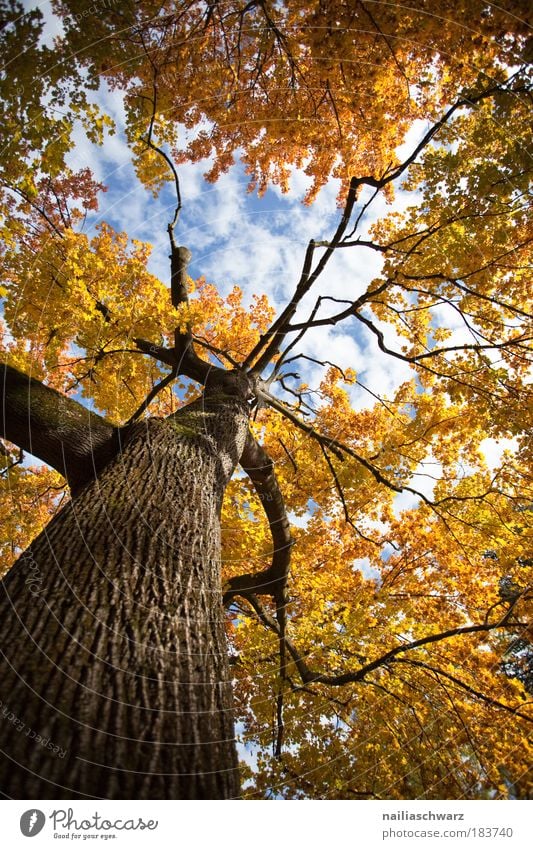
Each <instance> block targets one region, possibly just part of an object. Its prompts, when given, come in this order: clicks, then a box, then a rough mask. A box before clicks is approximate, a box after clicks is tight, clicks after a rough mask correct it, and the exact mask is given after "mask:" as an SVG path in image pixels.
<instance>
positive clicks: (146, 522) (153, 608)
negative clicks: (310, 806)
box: [0, 395, 247, 799]
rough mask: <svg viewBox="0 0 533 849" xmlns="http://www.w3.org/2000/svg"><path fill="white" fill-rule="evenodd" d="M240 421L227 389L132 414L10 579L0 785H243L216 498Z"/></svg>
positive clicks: (67, 794)
mask: <svg viewBox="0 0 533 849" xmlns="http://www.w3.org/2000/svg"><path fill="white" fill-rule="evenodd" d="M246 433H247V406H246V403H245V401H244V400H243V399H242V398H237V397H233V398H231V397H229V396H227V395H224V396H222V397H221V396H218V397H217V398H214V399H213V398H212V399H211V400H209V399H207V400H206V398H205V397H204V398H203V399H201V401H200V402H196V403H195V404H193V405H190V406H189V407H186V408H184V409H183V410H181V411H180V412H179V413H178V414H176V416H173V417H170V418H168V419H166V420H160V419H149V420H147V421H145V422H142V423H141V424H137V425H135V426H134V427H133V428H132V429H131V431H130V432H129V433H128V435H127V437H126V438H125V440H124V441H123V444H122V445H121V451H120V454H119V455H118V456H117V457H116V458H115V459H114V460H112V461H111V462H110V463H109V465H107V466H106V467H105V468H104V470H103V471H102V472H101V473H100V475H99V477H98V478H97V479H96V480H94V481H92V482H91V483H90V484H89V485H87V486H86V487H85V488H84V489H83V490H82V491H81V492H80V493H79V495H78V496H77V497H76V498H75V499H74V500H73V501H72V502H71V504H70V505H69V506H67V507H66V508H65V509H64V510H63V511H61V513H59V514H58V515H57V516H56V517H55V518H54V519H53V520H52V522H51V523H50V524H49V525H48V527H47V528H46V529H45V530H44V531H43V533H42V534H41V535H40V536H39V537H38V538H37V540H35V542H34V543H33V544H32V546H31V547H30V549H28V551H27V552H25V553H24V555H22V557H21V558H20V559H19V561H18V562H17V563H16V564H15V566H14V567H13V568H12V570H11V572H10V573H9V574H8V576H7V577H6V579H5V580H4V582H3V591H2V592H1V594H0V595H1V598H0V648H1V649H2V653H3V656H4V657H3V668H2V671H1V676H2V678H1V696H0V698H1V701H2V704H1V705H0V748H1V750H2V751H3V753H4V754H3V757H2V761H1V766H0V789H1V790H2V792H3V794H4V795H5V796H8V797H11V798H46V799H51V798H68V799H70V798H85V797H96V798H110V799H122V798H124V799H135V798H138V799H144V798H151V799H227V798H233V797H236V796H238V795H239V781H238V771H237V755H236V747H235V742H234V729H233V715H232V694H231V682H230V674H229V666H228V661H227V647H226V640H225V634H224V622H223V609H222V604H221V581H220V572H219V570H220V506H221V502H222V497H223V492H224V487H225V485H226V483H227V481H228V480H229V477H230V475H231V473H232V472H233V469H234V467H235V464H236V463H237V462H238V459H239V457H240V454H241V452H242V448H243V445H244V440H245V437H246Z"/></svg>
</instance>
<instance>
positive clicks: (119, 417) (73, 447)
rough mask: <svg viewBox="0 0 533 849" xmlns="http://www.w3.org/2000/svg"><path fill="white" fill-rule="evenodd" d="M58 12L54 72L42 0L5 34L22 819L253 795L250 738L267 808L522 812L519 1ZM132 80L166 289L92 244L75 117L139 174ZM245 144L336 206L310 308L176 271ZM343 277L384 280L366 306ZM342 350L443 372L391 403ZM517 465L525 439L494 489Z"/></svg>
mask: <svg viewBox="0 0 533 849" xmlns="http://www.w3.org/2000/svg"><path fill="white" fill-rule="evenodd" d="M289 5H290V8H289ZM56 11H57V13H58V14H60V15H61V16H62V21H63V27H64V29H63V35H62V37H61V40H60V42H58V43H57V44H56V47H55V52H54V51H52V50H51V49H50V48H49V47H47V46H46V42H43V40H42V38H40V36H41V31H42V21H41V18H40V15H39V13H38V12H30V13H28V14H27V15H25V16H21V12H22V10H21V8H20V7H18V6H17V5H16V4H15V3H9V4H4V8H3V14H4V16H5V18H6V25H5V26H4V28H3V29H2V32H1V37H2V47H3V55H4V56H5V57H6V60H5V65H4V71H3V75H2V80H1V84H2V97H3V107H2V108H3V113H2V119H3V125H4V126H5V127H6V129H7V131H8V137H9V142H8V144H7V145H6V148H5V151H4V154H3V164H2V171H1V175H0V179H1V185H2V191H3V194H2V201H1V202H2V215H3V223H2V232H3V249H2V250H3V269H4V276H3V283H2V294H3V295H4V296H5V304H4V312H3V324H4V328H3V340H2V350H3V354H2V359H3V365H2V386H3V399H4V403H3V417H2V428H3V430H2V436H3V438H4V440H5V447H4V449H3V454H2V457H3V463H4V466H5V469H4V472H3V475H2V482H3V485H4V490H3V491H2V499H3V500H4V503H7V504H10V505H11V506H12V509H13V513H12V518H11V519H10V520H9V522H8V523H7V524H6V527H5V529H4V530H3V532H2V537H1V538H0V541H1V542H2V545H3V550H4V555H5V557H6V566H10V565H11V563H12V562H13V560H16V562H15V563H14V565H12V568H11V569H10V571H9V572H8V573H7V575H6V577H5V579H4V581H3V595H2V601H1V604H2V611H1V614H2V615H1V617H0V622H1V634H0V647H1V650H2V658H3V666H2V681H3V690H2V697H1V698H2V725H1V729H2V731H1V734H2V742H1V747H0V748H1V749H2V751H3V753H4V756H3V760H2V766H1V768H0V776H1V788H2V792H3V793H4V795H6V796H11V797H16V798H55V797H59V798H61V797H65V796H68V797H69V798H86V797H108V798H232V797H237V796H238V795H239V793H240V782H239V774H238V768H237V750H236V745H235V731H234V723H235V721H236V720H237V721H238V723H239V725H240V726H241V727H242V728H243V733H244V735H245V737H246V739H248V740H254V741H256V743H257V744H258V745H259V754H258V768H257V769H249V768H244V769H243V770H242V774H243V777H244V778H245V779H246V783H245V786H246V787H247V790H246V792H247V793H248V794H250V795H260V796H271V795H275V796H282V797H288V798H292V797H294V798H301V797H302V796H308V797H319V798H326V797H328V798H330V797H336V798H354V797H355V798H402V797H406V798H426V797H429V798H434V797H452V798H455V797H461V798H464V797H467V798H480V797H493V796H495V795H500V796H508V795H509V793H510V790H509V788H514V787H520V793H521V795H522V796H523V795H525V794H527V793H528V792H529V790H528V787H530V785H529V784H528V779H527V776H526V773H527V752H526V751H525V741H526V734H527V731H528V729H529V724H530V723H531V720H532V716H531V709H530V704H529V703H528V696H527V690H526V688H525V686H524V676H523V675H513V674H509V669H510V667H509V664H508V663H507V666H506V665H505V662H504V664H503V666H502V658H503V657H504V655H505V652H513V651H514V650H515V649H514V648H513V647H516V646H517V645H529V639H530V630H528V629H529V626H528V610H529V608H530V602H531V592H530V589H528V587H529V586H530V581H529V580H528V578H529V573H530V571H531V558H530V556H529V554H528V543H527V530H528V525H527V519H528V515H529V511H528V505H530V504H531V492H530V480H529V478H528V476H527V469H528V460H529V459H530V443H529V442H528V441H527V431H528V427H529V420H528V416H529V409H530V408H528V406H527V404H525V403H524V402H525V399H526V398H527V397H528V386H527V381H528V375H529V372H528V369H529V364H530V351H531V325H530V315H529V313H528V307H529V296H528V281H527V257H528V253H529V245H530V243H531V237H530V234H529V232H528V224H527V212H528V203H529V197H530V194H529V191H530V189H529V186H530V183H529V177H530V172H531V167H530V160H529V159H528V154H527V150H528V145H529V143H530V137H529V132H530V129H529V121H528V114H529V111H528V107H529V100H530V90H529V77H528V69H527V64H526V60H527V56H528V54H529V52H530V44H529V42H528V41H527V36H528V29H527V25H526V24H525V23H524V22H523V21H522V20H521V11H522V9H521V4H519V3H512V2H508V3H506V4H505V5H504V6H501V5H500V6H498V7H496V6H491V5H490V4H487V3H468V4H467V3H465V4H464V5H461V6H460V7H459V8H458V7H457V4H456V3H454V4H451V3H447V2H445V0H441V2H433V3H429V2H428V3H424V4H421V8H420V10H417V13H416V14H415V13H414V12H412V11H410V10H408V9H407V7H403V6H399V7H396V6H390V5H387V4H383V5H380V4H371V3H366V2H365V3H363V2H362V3H357V4H352V3H349V4H345V3H342V2H336V1H335V2H327V3H322V2H320V3H315V2H309V0H307V2H306V3H304V2H302V3H299V2H296V3H294V2H291V3H290V4H284V3H277V4H271V3H269V2H267V0H258V2H252V3H247V4H243V3H238V2H216V3H204V2H202V0H189V2H181V0H180V2H170V0H168V2H165V3H164V4H163V5H161V3H157V4H153V3H151V2H149V0H143V2H141V3H135V4H129V3H126V4H120V7H119V8H115V7H113V8H109V9H108V8H107V7H106V9H105V14H104V13H103V12H102V13H101V14H99V15H91V13H90V12H89V13H88V14H87V15H85V12H86V11H87V10H84V8H83V4H81V3H78V2H76V0H68V2H63V3H59V2H58V3H57V4H56ZM84 21H86V24H85V23H84V24H83V26H80V23H81V22H84ZM88 28H89V33H90V34H89V37H88ZM28 43H30V44H32V45H33V46H31V47H30V48H28V50H26V45H27V44H28ZM30 63H31V64H30ZM32 68H36V69H37V72H38V75H37V78H36V79H33V76H32ZM99 77H104V78H106V79H107V81H108V83H109V85H111V86H112V87H114V89H115V90H117V91H119V92H121V93H122V95H123V98H124V104H125V110H126V122H127V125H126V133H127V138H128V143H129V145H130V148H131V151H132V155H133V157H134V160H135V163H136V168H137V173H138V175H139V178H140V180H141V181H142V182H143V184H144V185H145V187H146V188H147V190H151V191H152V192H153V193H154V194H155V195H156V196H157V194H158V192H160V191H161V190H162V189H163V188H164V184H165V181H168V180H170V184H171V185H172V186H173V187H174V191H175V201H174V203H175V209H174V212H173V216H172V218H171V220H170V222H169V224H168V237H169V243H170V254H171V255H170V270H169V279H168V283H169V284H170V285H169V287H168V288H167V286H166V285H165V282H163V281H160V280H158V279H157V278H156V277H155V276H154V275H153V274H151V273H150V271H149V268H148V261H149V254H150V246H149V245H147V244H145V243H142V242H139V241H135V240H129V238H128V236H127V235H126V234H124V233H119V232H116V231H115V230H114V228H113V227H111V226H110V224H108V223H107V224H101V225H100V226H99V228H98V230H97V232H96V234H95V235H94V237H93V238H89V237H88V236H87V235H86V234H85V233H84V230H83V226H82V225H83V222H84V219H85V217H86V216H87V215H88V214H90V213H91V210H94V209H95V208H96V205H97V203H98V200H99V199H100V196H101V192H102V190H103V187H102V186H101V185H100V184H99V183H98V182H97V181H95V180H94V178H93V176H92V175H91V173H90V172H89V170H88V169H83V170H82V171H80V172H78V173H74V172H73V171H72V170H71V169H70V168H69V167H68V165H67V161H68V157H67V154H68V150H69V149H70V148H71V147H72V145H73V143H74V142H73V138H74V135H75V133H76V132H78V131H79V130H78V125H77V122H81V124H82V125H83V126H84V127H85V128H86V129H87V131H88V132H90V133H91V134H92V138H93V139H94V140H96V141H100V142H102V143H103V144H106V141H105V138H106V136H105V132H106V128H107V129H109V128H110V119H109V118H108V117H107V116H105V115H103V114H101V112H100V111H99V109H98V107H97V106H95V105H94V103H93V101H92V99H91V88H93V89H96V88H97V85H98V79H99ZM65 110H66V114H65ZM416 121H418V122H419V123H415V122H416ZM422 121H423V122H424V123H423V124H422V123H421V122H422ZM413 127H414V130H415V131H416V130H417V128H418V140H417V141H414V142H411V141H410V140H409V139H410V138H411V136H409V137H408V139H407V142H406V145H407V148H408V152H407V153H405V154H403V155H402V154H400V153H399V150H398V148H399V145H400V144H401V143H402V142H403V141H404V140H405V135H406V133H407V130H408V129H410V128H413ZM184 132H185V133H187V132H189V133H190V137H189V138H187V137H185V142H183V141H182V138H183V134H184ZM240 150H242V151H243V154H242V155H243V159H244V162H245V164H246V167H247V169H248V172H249V174H250V178H251V186H252V188H254V189H259V191H260V192H264V191H265V190H266V188H267V186H268V184H269V183H270V182H275V183H278V184H279V185H281V187H282V188H283V189H284V190H286V189H287V188H288V185H289V183H288V178H289V174H290V168H291V167H292V166H298V167H303V166H305V169H306V171H307V173H308V174H309V175H310V176H311V177H312V178H313V185H312V187H311V189H310V190H309V193H308V196H307V201H308V202H309V203H311V202H312V201H313V200H314V198H315V196H316V194H317V192H318V190H319V189H320V187H321V186H323V185H324V184H325V183H326V182H327V181H328V180H329V179H330V177H337V178H340V194H339V205H340V210H339V213H338V220H337V224H336V226H335V227H333V229H332V231H331V232H328V233H319V234H317V238H316V239H314V240H311V241H310V242H309V244H308V246H307V250H306V251H305V255H304V256H303V257H302V270H301V276H300V278H299V280H298V282H297V284H296V285H295V287H294V289H293V291H292V294H291V296H290V298H289V299H288V301H287V303H286V304H285V305H284V306H283V307H282V308H281V309H280V310H279V311H278V312H277V314H275V313H274V310H273V309H272V307H271V306H270V305H269V303H268V301H267V299H266V297H265V296H264V294H261V293H256V297H255V300H254V301H253V302H252V308H251V309H248V308H246V306H245V305H243V302H242V297H243V293H242V292H241V291H240V290H238V289H234V290H233V291H232V292H230V294H229V295H227V296H226V297H223V296H222V294H221V293H220V291H218V290H217V288H216V287H215V286H213V285H212V284H210V283H208V282H207V281H206V280H205V279H203V278H200V279H198V280H192V279H191V278H190V277H189V275H188V265H189V262H190V258H191V256H190V251H189V249H188V248H187V247H185V246H183V245H180V244H179V238H178V233H179V223H180V213H181V211H182V205H183V204H184V203H186V199H182V196H181V195H182V193H181V184H180V167H181V166H182V165H183V164H184V163H185V162H187V161H193V162H195V161H199V160H200V159H201V158H202V157H204V156H206V155H209V154H212V167H211V168H210V170H209V174H208V178H209V179H213V180H214V179H216V178H217V177H218V176H219V175H220V174H221V173H222V172H223V171H224V170H227V169H228V168H229V167H230V166H231V164H232V161H233V156H234V154H235V153H236V152H238V151H240ZM38 151H41V153H40V155H38ZM398 189H401V190H402V192H404V193H410V194H409V195H408V197H409V202H408V203H407V204H405V205H404V208H403V211H402V210H401V209H397V208H395V207H394V206H391V208H390V211H389V212H386V213H385V214H384V215H383V216H382V217H381V218H380V219H379V220H377V221H376V222H375V223H374V224H373V225H372V227H371V228H370V231H369V232H366V231H365V227H366V221H367V218H368V216H369V215H370V214H371V213H372V211H373V209H374V207H375V206H376V204H377V203H378V202H379V200H380V198H381V197H382V196H384V197H385V198H386V199H387V201H388V202H389V203H392V202H393V198H394V191H395V190H396V191H397V190H398ZM165 190H166V189H165ZM404 196H405V195H404ZM348 251H351V252H354V253H355V254H356V255H360V257H361V263H364V262H368V260H367V259H366V258H367V257H368V256H370V255H373V254H376V255H377V256H379V257H382V259H383V263H382V266H381V268H380V271H379V274H378V275H377V276H373V275H369V278H370V279H368V278H367V280H366V281H365V283H364V285H363V286H359V287H355V286H354V284H353V281H350V280H349V279H347V280H346V283H345V286H344V289H343V297H338V295H337V294H335V295H333V294H331V290H330V289H328V286H327V285H325V284H324V283H323V281H324V280H325V274H326V271H327V267H328V264H331V262H332V261H334V258H335V257H336V256H339V255H341V254H344V253H345V252H348ZM321 284H322V288H321ZM453 318H455V319H457V320H456V321H453V320H452V319H453ZM458 323H459V328H458V326H457V324H458ZM337 326H343V327H348V328H349V329H350V332H351V333H354V334H359V335H360V336H361V338H362V334H365V337H364V338H365V339H366V340H367V341H366V344H368V346H370V345H372V346H373V347H372V348H369V350H371V351H372V354H371V356H376V355H378V354H381V355H383V356H388V357H390V358H391V360H398V361H401V362H402V363H405V364H406V366H408V367H409V369H410V378H409V379H407V380H405V381H404V382H402V383H401V385H399V386H397V387H396V389H395V390H394V392H392V393H390V394H389V395H388V396H385V395H384V393H383V392H382V391H381V388H380V387H379V386H375V385H365V384H364V383H363V381H362V380H361V379H360V377H359V376H358V375H357V374H356V373H355V372H354V370H353V369H350V368H343V367H341V366H340V365H339V364H338V363H336V362H333V361H330V360H329V357H328V353H327V352H321V351H317V349H316V347H315V348H313V349H310V348H309V347H306V344H307V339H308V338H309V337H312V334H313V333H315V334H316V333H317V330H318V328H320V327H337ZM306 365H312V366H313V367H315V373H316V370H317V369H319V370H320V373H321V376H320V378H319V385H318V386H316V385H315V386H309V385H308V384H307V382H306V374H305V371H304V370H305V367H306ZM356 389H360V390H361V392H364V393H366V395H367V396H368V398H369V404H367V405H362V404H361V403H358V404H356V405H354V403H353V402H354V397H355V395H354V392H355V391H356ZM486 438H491V439H495V440H498V439H502V438H506V439H512V440H513V441H512V442H511V443H510V450H509V451H508V452H506V453H503V456H502V459H501V462H499V463H498V464H496V467H495V468H491V467H490V466H489V465H488V463H487V462H486V459H485V457H484V455H483V452H482V443H483V442H484V440H485V439H486ZM23 452H30V453H31V454H33V455H35V456H36V457H37V458H39V459H40V460H41V461H43V462H44V463H46V464H47V466H46V467H43V468H40V469H33V468H30V467H28V466H27V465H25V461H24V455H23ZM428 461H429V462H430V463H432V464H434V466H435V469H437V472H438V473H437V475H436V480H435V481H434V486H432V487H430V488H428V487H424V486H423V485H422V484H420V483H417V480H418V479H419V478H420V477H422V478H423V476H424V475H425V472H424V469H425V468H427V466H425V465H424V463H427V462H428ZM239 464H240V468H241V470H242V473H238V474H237V475H235V474H234V472H235V469H236V468H237V466H238V465H239ZM67 486H68V492H69V493H70V497H68V496H65V495H64V493H65V492H66V490H65V487H67ZM61 493H63V494H61ZM399 497H403V498H406V497H407V498H408V499H409V501H408V504H407V506H405V505H404V509H402V508H401V501H399V500H398V499H399ZM65 498H68V501H67V503H66V504H65ZM291 516H297V517H298V516H299V517H300V520H299V523H300V525H302V527H300V528H298V527H294V526H291V522H290V517H291ZM47 520H48V521H47ZM41 528H42V531H41V532H40V533H39V531H40V530H41ZM24 549H25V550H24ZM22 552H23V553H22ZM17 558H18V559H17ZM243 564H244V565H243ZM221 566H222V567H223V571H222V573H221ZM502 581H504V584H502ZM505 582H506V583H505ZM502 586H503V587H504V590H505V588H507V590H508V589H509V587H511V588H512V587H516V588H517V590H516V592H514V591H513V592H509V591H502ZM222 602H224V605H225V606H226V608H227V611H228V613H227V614H226V616H224V613H223V604H222ZM518 641H522V642H521V643H519V642H518ZM230 661H231V662H230ZM257 670H260V672H259V673H258V678H259V684H257V682H256V681H255V680H254V677H253V676H254V672H256V671H257ZM232 691H233V693H232ZM270 744H271V745H272V753H271V754H270V753H269V751H268V747H269V745H270ZM513 792H515V791H514V790H513Z"/></svg>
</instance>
